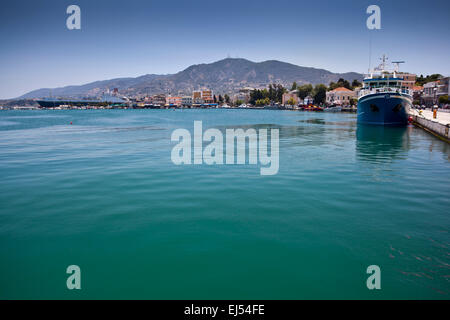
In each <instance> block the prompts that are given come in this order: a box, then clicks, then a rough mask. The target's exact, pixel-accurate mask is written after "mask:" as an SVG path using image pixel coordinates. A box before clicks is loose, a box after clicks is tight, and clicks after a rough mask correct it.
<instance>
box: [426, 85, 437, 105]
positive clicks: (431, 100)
mask: <svg viewBox="0 0 450 320" xmlns="http://www.w3.org/2000/svg"><path fill="white" fill-rule="evenodd" d="M438 85H439V81H431V82H428V83H425V84H424V85H423V94H422V103H423V104H425V105H426V106H432V105H434V104H436V103H437V90H438Z"/></svg>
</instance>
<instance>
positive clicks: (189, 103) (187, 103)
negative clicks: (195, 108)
mask: <svg viewBox="0 0 450 320" xmlns="http://www.w3.org/2000/svg"><path fill="white" fill-rule="evenodd" d="M181 104H182V105H183V106H185V107H191V106H192V96H184V97H181Z"/></svg>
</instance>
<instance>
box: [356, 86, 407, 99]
mask: <svg viewBox="0 0 450 320" xmlns="http://www.w3.org/2000/svg"><path fill="white" fill-rule="evenodd" d="M375 93H403V94H407V95H410V96H412V95H413V91H412V90H410V89H401V88H398V87H380V88H371V89H361V90H360V91H359V97H363V96H366V95H368V94H375Z"/></svg>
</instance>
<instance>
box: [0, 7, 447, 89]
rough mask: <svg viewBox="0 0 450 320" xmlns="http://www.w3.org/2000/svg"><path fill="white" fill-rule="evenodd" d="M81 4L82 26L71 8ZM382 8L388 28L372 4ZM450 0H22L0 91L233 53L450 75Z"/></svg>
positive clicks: (11, 20) (9, 25)
mask: <svg viewBox="0 0 450 320" xmlns="http://www.w3.org/2000/svg"><path fill="white" fill-rule="evenodd" d="M71 4H76V5H79V6H80V8H81V30H68V29H67V27H66V19H67V17H68V14H66V9H67V7H68V6H69V5H71ZM371 4H377V5H379V6H380V7H381V26H382V29H381V30H375V31H369V30H368V29H367V27H366V20H367V17H368V15H367V14H366V9H367V7H368V6H369V5H371ZM449 12H450V1H449V0H427V1H423V0H421V1H416V0H409V1H406V0H386V1H376V0H370V1H365V0H358V1H355V0H340V1H318V0H315V1H302V0H294V1H287V0H276V1H273V0H272V1H262V0H259V1H256V0H223V1H217V0H189V1H185V0H183V1H181V0H163V1H161V0H126V1H118V0H89V1H87V0H70V1H66V0H53V1H49V0H29V1H24V0H14V1H11V0H9V1H4V2H3V3H2V7H1V10H0V41H1V47H0V98H13V97H17V96H20V95H22V94H24V93H26V92H28V91H31V90H34V89H38V88H51V87H59V86H65V85H71V84H83V83H88V82H91V81H95V80H104V79H111V78H117V77H134V76H139V75H143V74H147V73H157V74H164V73H175V72H178V71H181V70H183V69H184V68H186V67H188V66H189V65H192V64H198V63H209V62H214V61H216V60H220V59H223V58H226V57H227V56H230V57H239V58H246V59H249V60H252V61H257V62H259V61H264V60H271V59H276V60H281V61H285V62H290V63H294V64H297V65H301V66H312V67H317V68H324V69H327V70H330V71H333V72H347V71H355V72H361V73H363V72H366V70H367V68H368V61H369V54H368V52H369V37H372V56H373V58H372V61H375V60H376V57H378V56H380V55H381V54H382V53H386V54H387V55H388V56H389V57H390V58H391V60H396V59H401V60H405V61H406V62H407V63H406V64H405V65H404V66H403V69H404V70H406V71H410V72H414V73H418V74H430V73H441V74H444V75H449V74H450V61H449V53H450V41H449V40H450V36H449V35H450V22H449V21H450V19H449Z"/></svg>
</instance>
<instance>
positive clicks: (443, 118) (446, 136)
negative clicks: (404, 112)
mask: <svg viewBox="0 0 450 320" xmlns="http://www.w3.org/2000/svg"><path fill="white" fill-rule="evenodd" d="M409 114H410V116H411V118H412V120H413V123H414V125H416V126H418V127H421V128H423V129H424V130H426V131H428V132H430V133H431V134H433V135H435V136H437V137H438V138H440V139H442V140H444V141H446V142H448V143H450V130H449V127H450V112H444V111H438V112H437V116H436V119H434V118H433V111H430V110H417V109H411V110H410V112H409Z"/></svg>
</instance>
